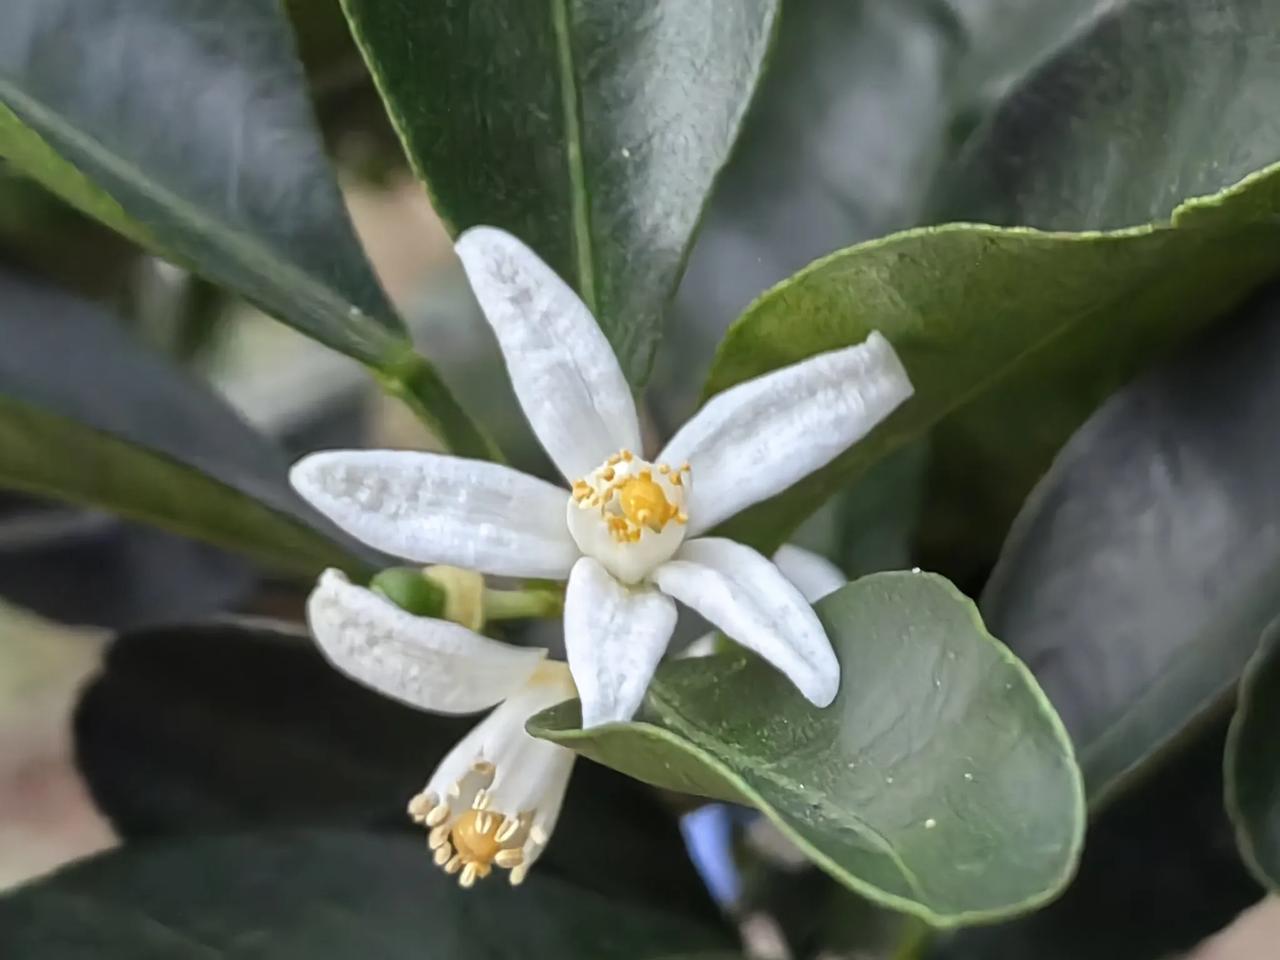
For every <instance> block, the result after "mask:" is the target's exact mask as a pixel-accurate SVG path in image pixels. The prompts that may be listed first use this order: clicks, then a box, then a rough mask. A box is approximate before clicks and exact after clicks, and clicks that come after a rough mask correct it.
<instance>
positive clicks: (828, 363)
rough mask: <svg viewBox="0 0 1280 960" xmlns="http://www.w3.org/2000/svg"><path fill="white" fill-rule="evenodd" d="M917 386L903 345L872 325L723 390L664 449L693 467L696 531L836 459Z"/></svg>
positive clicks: (692, 526)
mask: <svg viewBox="0 0 1280 960" xmlns="http://www.w3.org/2000/svg"><path fill="white" fill-rule="evenodd" d="M911 393H912V387H911V381H910V379H909V378H908V377H907V372H906V370H905V369H904V368H903V366H902V362H901V361H900V360H899V359H898V355H897V354H896V353H895V352H894V349H893V346H892V345H891V344H890V343H889V341H888V340H886V339H885V338H884V337H883V336H881V335H880V334H879V333H872V334H871V336H869V337H868V338H867V339H866V341H865V342H864V343H861V344H859V345H858V346H855V347H846V348H844V349H842V350H831V351H829V352H827V353H820V354H818V355H817V356H813V357H810V358H809V359H808V360H803V361H801V362H800V363H795V364H792V365H791V366H789V367H783V368H782V369H781V370H775V371H773V372H772V373H768V374H765V375H764V376H761V377H757V378H756V379H754V380H748V381H747V382H746V383H740V384H738V385H737V386H736V387H731V388H730V389H728V390H725V391H724V392H723V393H718V394H716V395H715V396H714V397H712V398H711V399H710V400H709V401H707V403H706V405H705V406H703V408H702V409H701V410H699V411H698V412H697V413H696V414H695V415H694V416H693V419H691V420H690V421H689V422H688V423H686V424H685V425H684V426H683V427H682V428H681V429H680V430H679V432H678V433H676V435H675V436H674V437H673V438H672V439H671V442H670V443H668V444H667V447H666V449H665V450H663V451H662V453H661V454H660V455H659V456H658V458H657V459H658V460H660V461H662V462H664V463H670V464H682V463H686V462H687V463H689V464H690V466H691V467H692V470H693V489H692V492H691V496H690V500H689V503H688V505H687V507H686V510H687V512H688V514H689V536H696V535H697V534H698V533H701V532H702V531H705V530H708V529H710V528H711V527H713V526H715V525H716V524H717V523H719V522H720V521H721V520H726V519H728V518H729V517H731V516H733V515H734V514H735V513H737V512H738V511H740V510H743V509H745V508H746V507H749V506H751V505H752V504H753V503H758V502H759V501H761V500H764V499H766V498H768V497H771V496H773V495H774V494H776V493H781V492H782V491H783V490H785V489H786V488H787V487H789V486H791V485H792V484H793V483H795V482H796V481H798V480H800V479H802V478H803V477H806V476H808V475H809V474H811V473H813V472H814V471H815V470H818V469H819V468H821V467H824V466H826V465H827V464H828V463H830V462H831V461H832V460H834V459H835V458H836V457H837V456H839V455H840V454H841V453H843V452H844V451H845V450H847V449H848V448H849V447H850V446H852V445H853V444H854V443H856V442H857V441H858V440H861V439H862V438H863V437H864V436H866V434H867V433H869V432H870V431H871V428H872V427H874V426H875V425H876V424H877V423H879V422H880V421H881V420H883V419H884V418H885V417H887V416H888V415H889V414H890V413H891V412H892V411H893V410H894V408H896V407H897V406H898V405H899V404H900V403H902V402H903V401H904V400H906V399H907V398H908V397H909V396H911Z"/></svg>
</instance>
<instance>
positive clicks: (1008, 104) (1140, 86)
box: [937, 0, 1280, 230]
mask: <svg viewBox="0 0 1280 960" xmlns="http://www.w3.org/2000/svg"><path fill="white" fill-rule="evenodd" d="M1090 2H1091V0H1085V2H1083V3H1082V2H1081V0H1073V2H1072V3H1065V4H1061V5H1060V6H1062V7H1063V8H1064V11H1065V12H1066V13H1067V15H1068V17H1070V15H1071V9H1070V8H1072V7H1075V8H1076V10H1075V14H1076V16H1079V14H1080V12H1081V9H1082V8H1084V9H1085V10H1087V8H1088V7H1089V6H1090ZM988 5H990V4H988ZM1042 5H1043V4H1042ZM1101 10H1102V15H1097V13H1096V12H1095V13H1094V14H1093V16H1092V17H1091V18H1088V19H1087V22H1086V23H1084V24H1077V25H1076V26H1075V29H1073V30H1069V31H1066V32H1065V33H1064V35H1063V37H1062V42H1060V43H1059V45H1058V49H1057V50H1056V51H1055V53H1054V55H1053V56H1052V57H1051V58H1050V59H1049V60H1048V61H1047V62H1045V63H1044V64H1043V66H1041V67H1040V69H1038V70H1035V71H1034V72H1032V73H1030V74H1028V75H1027V76H1025V77H1023V78H1022V80H1021V82H1019V83H1017V84H1015V85H1014V86H1013V87H1012V89H1010V90H1009V91H1008V93H1007V95H1006V97H1005V99H1004V100H1003V102H1002V103H1001V104H1000V105H999V107H998V109H997V110H995V111H994V112H993V114H992V115H991V116H990V117H989V118H988V119H987V120H986V122H985V123H984V124H983V125H982V126H981V127H980V128H979V129H978V130H977V131H976V132H975V134H974V135H973V137H972V138H971V139H970V140H969V142H968V143H966V144H965V146H964V149H963V151H962V152H961V153H960V154H959V156H958V158H957V160H956V162H955V163H954V164H953V165H952V167H951V168H950V169H948V170H946V171H944V173H943V174H942V175H941V176H940V179H939V183H938V186H937V190H938V193H939V195H940V200H941V201H942V202H941V204H940V209H939V210H938V211H937V214H938V215H939V219H947V220H979V221H981V222H984V223H996V224H1001V225H1007V226H1030V227H1038V228H1040V229H1042V230H1107V229H1115V228H1119V227H1127V226H1132V225H1134V224H1139V223H1146V222H1148V221H1151V220H1163V219H1165V218H1167V217H1169V216H1171V215H1172V214H1173V211H1174V210H1175V209H1176V208H1177V207H1178V206H1179V205H1180V204H1181V203H1182V202H1183V201H1184V200H1186V199H1187V198H1188V197H1195V196H1202V195H1205V194H1211V193H1216V192H1217V191H1219V190H1223V189H1225V188H1226V187H1228V186H1229V185H1231V184H1232V183H1235V182H1236V181H1237V180H1240V179H1242V178H1244V177H1246V176H1248V175H1249V174H1251V173H1253V172H1254V171H1255V170H1259V169H1261V168H1263V167H1265V166H1267V165H1269V164H1272V163H1275V162H1276V161H1277V160H1280V117H1278V116H1277V115H1276V111H1275V110H1274V109H1273V108H1272V107H1273V104H1274V103H1275V101H1276V99H1277V98H1278V97H1280V69H1278V67H1280V65H1278V64H1277V55H1276V49H1277V45H1278V44H1280V19H1278V18H1277V17H1276V11H1275V5H1274V3H1273V2H1272V0H1197V2H1196V3H1186V2H1185V0H1120V2H1112V3H1108V4H1107V5H1106V6H1105V7H1103V8H1101Z"/></svg>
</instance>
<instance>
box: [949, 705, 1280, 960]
mask: <svg viewBox="0 0 1280 960" xmlns="http://www.w3.org/2000/svg"><path fill="white" fill-rule="evenodd" d="M1226 719H1227V718H1226V717H1225V716H1223V717H1219V718H1215V720H1214V721H1213V722H1212V723H1210V724H1208V725H1206V727H1205V728H1204V729H1203V730H1201V731H1198V732H1197V734H1196V735H1195V737H1194V738H1193V741H1192V742H1191V743H1190V744H1189V745H1188V748H1187V749H1185V750H1183V751H1180V752H1179V754H1178V756H1177V757H1176V758H1174V759H1173V761H1172V762H1170V763H1168V764H1166V765H1164V766H1162V767H1161V768H1160V769H1159V770H1155V771H1153V772H1152V775H1151V776H1150V777H1149V778H1147V779H1144V780H1143V782H1142V783H1141V784H1139V785H1137V786H1135V787H1134V789H1133V790H1132V791H1131V792H1129V793H1127V794H1125V795H1124V796H1123V797H1120V798H1118V799H1117V800H1116V802H1115V803H1114V804H1112V805H1110V806H1108V807H1107V808H1106V809H1105V810H1103V811H1101V812H1100V813H1099V814H1098V815H1097V816H1096V817H1095V818H1094V819H1093V820H1091V822H1090V823H1089V842H1088V843H1087V844H1085V849H1084V856H1083V858H1082V859H1081V861H1080V871H1079V873H1078V874H1077V876H1076V878H1075V880H1073V881H1072V883H1071V886H1070V887H1068V888H1067V891H1066V892H1065V893H1064V894H1063V895H1062V897H1061V898H1060V899H1058V900H1057V901H1055V902H1054V903H1051V904H1050V905H1049V906H1047V907H1046V908H1045V909H1043V910H1040V911H1038V912H1036V913H1034V914H1031V915H1029V916H1026V917H1021V918H1019V919H1017V920H1015V921H1013V922H1011V923H1005V924H999V925H997V926H992V927H982V928H978V929H971V930H963V931H960V932H959V933H957V934H956V935H955V936H954V937H951V938H949V939H947V940H945V941H943V942H941V943H940V944H939V947H938V949H937V950H936V951H934V952H932V953H929V954H927V956H928V957H929V960H1084V958H1088V960H1170V958H1172V957H1184V956H1198V954H1196V953H1194V952H1191V953H1188V952H1187V951H1192V950H1193V948H1194V947H1195V946H1196V945H1197V944H1199V943H1200V942H1201V941H1202V940H1204V939H1205V938H1206V937H1209V936H1211V935H1212V934H1214V933H1217V932H1218V931H1219V930H1221V929H1222V928H1223V927H1225V926H1227V925H1228V924H1230V923H1231V921H1233V920H1234V919H1235V918H1236V917H1237V916H1238V915H1239V914H1240V913H1241V912H1242V911H1243V910H1245V909H1246V908H1248V907H1249V906H1251V905H1252V904H1254V903H1256V902H1257V901H1258V898H1259V896H1260V895H1261V890H1260V889H1259V887H1258V884H1257V883H1256V882H1255V881H1254V880H1253V878H1252V877H1250V876H1249V873H1248V871H1246V870H1245V868H1244V865H1243V864H1242V863H1241V862H1240V856H1239V854H1238V853H1237V852H1236V849H1235V842H1234V839H1233V837H1232V835H1231V825H1230V823H1229V822H1228V820H1227V816H1226V812H1225V811H1224V810H1223V807H1222V745H1223V740H1224V735H1225V732H1226ZM1212 952H1213V951H1209V953H1212Z"/></svg>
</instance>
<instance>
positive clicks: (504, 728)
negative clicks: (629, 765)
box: [307, 570, 576, 887]
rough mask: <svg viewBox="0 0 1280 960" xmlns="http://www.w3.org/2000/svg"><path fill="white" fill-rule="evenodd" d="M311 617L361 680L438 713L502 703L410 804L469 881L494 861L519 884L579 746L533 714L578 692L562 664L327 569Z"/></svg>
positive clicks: (332, 657) (435, 845) (449, 863)
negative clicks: (558, 737)
mask: <svg viewBox="0 0 1280 960" xmlns="http://www.w3.org/2000/svg"><path fill="white" fill-rule="evenodd" d="M307 622H308V624H309V625H310V627H311V632H312V634H313V635H314V636H315V638H316V641H317V643H318V644H319V645H320V649H321V650H322V651H323V652H324V655H325V656H326V657H327V658H328V660H329V662H330V663H332V664H333V665H334V666H335V667H337V668H338V669H339V670H341V671H342V672H343V673H345V674H347V675H348V676H349V677H351V678H352V679H354V680H357V681H359V682H360V683H362V684H364V685H365V686H367V687H371V688H373V689H374V690H377V691H378V692H379V693H382V694H385V695H386V696H388V697H392V698H394V699H396V700H399V701H401V702H402V703H406V704H408V705H409V706H411V707H417V708H420V709H423V710H431V711H434V712H436V713H475V712H477V711H480V710H484V709H487V708H489V707H493V706H494V705H495V704H496V705H497V706H496V708H495V709H494V711H493V712H492V713H490V714H489V716H487V717H486V718H485V719H483V720H481V721H480V722H479V723H478V724H477V725H476V726H475V728H474V729H472V731H471V732H470V733H468V734H467V735H466V736H465V737H463V738H462V740H460V741H459V742H458V745H457V746H456V747H454V748H453V749H452V750H451V751H450V752H449V754H448V756H446V757H445V758H444V760H442V761H441V763H440V766H438V767H437V768H436V771H435V773H433V774H432V775H431V779H430V780H428V781H427V785H426V787H424V788H423V791H422V792H421V793H420V794H418V795H417V796H415V797H414V798H413V799H412V800H410V801H409V815H410V816H411V817H413V818H414V820H416V821H418V822H419V823H422V824H423V825H425V826H426V827H427V828H428V829H429V830H430V831H431V832H430V834H429V841H428V842H429V845H430V848H431V850H432V851H433V852H434V855H435V862H436V863H437V864H438V865H439V866H441V867H443V868H444V869H445V871H447V872H448V873H456V874H458V882H459V883H461V884H462V886H464V887H470V886H471V885H472V884H473V883H475V882H476V880H479V879H483V878H484V877H487V876H488V875H489V873H490V872H491V871H492V870H493V867H494V866H495V865H496V866H499V867H503V868H504V869H507V870H510V871H511V873H510V880H511V882H512V883H513V884H518V883H520V882H521V881H522V880H523V879H524V877H525V874H526V873H527V872H528V870H529V868H530V867H531V866H532V865H533V863H534V861H535V860H537V859H538V857H539V855H540V854H541V853H542V850H543V848H544V847H545V846H546V843H547V840H548V839H549V838H550V836H551V831H552V830H553V829H554V827H555V823H556V818H557V817H558V816H559V815H560V805H561V803H562V802H563V801H564V793H565V789H566V788H567V787H568V785H569V774H570V773H571V772H572V770H573V760H574V753H573V751H571V750H567V749H565V748H564V747H558V746H556V745H555V744H553V743H548V742H547V741H545V740H538V739H536V738H534V737H531V736H529V734H528V733H526V732H525V729H524V725H525V721H526V720H528V719H529V717H531V716H533V714H535V713H538V712H539V711H541V710H545V709H546V708H547V707H551V706H554V705H555V704H557V703H562V702H563V701H565V700H571V699H573V697H574V696H575V695H576V691H575V689H574V686H573V680H572V679H571V677H570V675H569V669H568V667H567V666H565V664H563V663H560V662H558V661H554V660H547V659H546V653H547V652H546V650H541V649H534V648H530V647H515V646H511V645H510V644H506V643H501V642H500V641H497V640H493V639H490V638H489V637H485V636H482V635H480V634H478V633H475V632H474V631H472V630H469V629H467V628H466V627H463V626H459V625H458V624H456V623H452V622H450V621H448V620H436V619H433V618H431V617H419V616H414V615H413V614H411V613H408V612H407V611H405V610H402V609H400V607H398V606H396V605H395V604H394V603H392V602H391V601H390V600H388V599H386V598H385V597H383V596H380V595H379V594H377V593H375V592H374V591H372V590H366V589H364V588H363V587H357V586H355V585H354V584H351V583H349V582H347V578H346V577H345V576H343V575H342V574H341V573H340V572H338V571H337V570H329V571H326V572H325V573H324V574H323V575H322V576H321V578H320V582H319V584H318V585H317V586H316V588H315V590H314V591H312V593H311V597H310V598H309V599H308V601H307Z"/></svg>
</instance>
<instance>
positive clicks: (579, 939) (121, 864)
mask: <svg viewBox="0 0 1280 960" xmlns="http://www.w3.org/2000/svg"><path fill="white" fill-rule="evenodd" d="M0 929H3V930H4V933H5V956H6V958H11V960H37V958H39V960H49V958H51V957H57V958H59V960H80V958H84V960H90V958H92V960H116V958H120V960H125V958H127V960H153V958H154V960H160V958H163V960H188V958H189V960H210V958H212V957H250V956H254V957H271V958H272V960H349V958H351V957H357V956H377V957H379V958H386V960H422V958H423V957H424V956H430V957H442V958H443V957H448V958H450V960H525V958H528V957H548V958H550V957H555V958H563V960H646V958H651V960H654V958H660V957H663V956H670V955H671V954H677V955H678V954H681V953H696V952H698V951H709V950H713V949H716V948H719V947H727V946H729V944H727V943H725V937H723V936H722V935H721V934H719V933H718V931H717V930H716V929H715V928H714V927H710V928H708V927H706V926H703V925H700V924H697V923H695V922H693V921H691V920H690V919H688V918H687V917H680V916H675V915H670V914H664V913H662V912H660V911H656V910H653V909H651V908H647V907H642V906H639V905H636V904H631V903H626V902H623V901H619V900H616V899H613V898H610V897H608V896H607V895H605V894H602V893H599V892H598V891H596V890H592V889H589V888H587V887H579V886H574V885H572V884H568V883H565V882H564V881H560V880H557V879H555V878H553V877H547V876H539V875H538V872H537V871H536V870H535V871H533V872H532V873H531V875H530V877H529V879H528V881H526V883H525V884H524V885H522V886H521V887H519V888H513V887H511V886H509V885H508V884H506V883H495V882H492V881H490V882H487V883H483V882H482V883H481V884H479V885H478V886H477V887H476V888H475V889H473V890H462V889H459V887H458V885H457V883H456V882H455V881H454V879H453V878H452V877H448V876H446V875H445V874H444V873H443V871H440V870H438V869H436V868H435V867H433V866H432V865H431V864H430V862H429V859H428V858H427V856H426V853H425V851H424V844H422V843H421V842H419V841H418V840H417V839H415V838H412V837H405V836H401V835H379V834H363V833H349V832H322V831H287V832H280V833H263V834H245V835H239V836H236V835H232V836H225V837H217V838H204V839H193V838H188V839H184V840H181V841H170V842H166V843H163V844H154V845H147V846H139V847H136V848H133V847H131V848H125V849H122V850H118V851H114V852H111V853H107V854H104V855H101V856H98V857H95V858H94V859H92V860H90V861H88V862H85V863H80V864H77V865H75V866H72V867H70V868H67V869H64V870H62V871H61V872H59V873H57V874H55V875H54V876H52V877H50V878H48V879H46V880H43V881H41V882H39V883H36V884H32V885H30V886H27V887H25V888H23V889H22V890H20V891H18V892H17V893H15V894H11V895H10V896H8V897H6V898H4V899H0Z"/></svg>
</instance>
